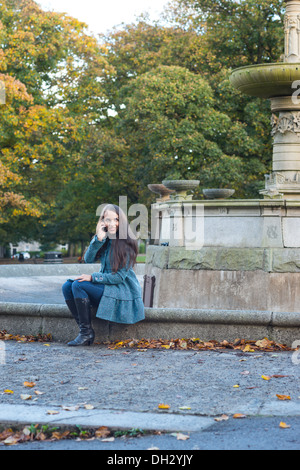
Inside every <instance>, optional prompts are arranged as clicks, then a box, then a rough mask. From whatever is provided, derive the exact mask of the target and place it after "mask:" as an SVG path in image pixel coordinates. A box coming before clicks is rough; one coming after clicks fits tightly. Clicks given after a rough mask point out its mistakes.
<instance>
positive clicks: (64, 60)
mask: <svg viewBox="0 0 300 470" xmlns="http://www.w3.org/2000/svg"><path fill="white" fill-rule="evenodd" d="M85 27H86V25H85V24H84V23H81V22H79V21H78V20H76V19H74V18H71V17H68V16H67V15H65V14H59V13H52V12H44V11H43V10H41V8H40V7H39V6H38V5H37V4H36V3H35V2H34V1H32V0H21V1H17V0H15V1H11V0H6V1H4V2H2V3H1V5H0V44H1V49H0V53H1V57H0V58H1V62H0V72H1V73H2V77H3V80H5V81H6V84H7V87H6V97H7V100H6V104H5V105H2V106H1V108H0V109H1V116H0V152H1V163H2V167H1V169H2V174H3V176H2V178H1V188H0V189H1V191H2V193H0V200H2V203H1V208H2V211H3V212H2V213H3V214H4V215H3V218H2V221H1V223H2V225H1V229H2V234H3V233H4V232H6V237H4V238H5V239H10V240H13V239H15V237H23V239H26V238H33V237H36V238H38V237H40V236H42V234H43V232H44V229H45V227H46V226H47V224H49V221H50V220H52V219H53V218H54V217H55V207H56V199H57V197H58V194H60V192H61V191H62V190H63V189H64V188H65V186H66V185H67V184H68V182H69V181H71V180H72V179H73V174H74V173H76V168H78V166H80V164H81V160H82V159H84V158H85V152H87V151H88V149H87V145H86V142H87V141H88V139H89V133H90V129H91V127H92V126H96V125H97V124H99V123H101V121H102V120H103V118H105V116H106V109H107V106H106V98H105V94H104V90H103V87H102V85H101V77H103V75H105V74H106V73H109V72H110V71H112V68H111V67H109V66H108V65H107V62H106V60H105V58H104V57H103V54H102V53H101V47H100V46H99V45H98V43H97V40H96V39H95V38H93V37H91V36H89V35H87V34H85V32H84V31H85ZM12 81H14V83H15V84H17V87H19V88H18V90H19V94H16V93H14V89H13V87H12V86H9V84H10V83H11V82H12ZM7 182H9V188H10V192H11V193H13V194H16V195H17V198H16V196H14V197H12V196H10V199H9V201H8V199H7V197H8V196H7V194H8V192H7V191H6V192H5V193H4V189H5V188H4V186H3V185H4V184H6V185H7ZM100 185H101V182H100ZM1 194H2V196H1ZM4 194H5V197H4ZM18 201H19V202H20V204H19V211H16V210H14V211H11V210H8V209H9V204H14V205H16V204H17V202H18ZM25 201H27V203H26V204H25ZM22 208H23V210H21V209H22ZM25 208H26V210H25ZM29 209H31V210H29ZM32 217H34V219H32ZM30 219H31V220H30ZM52 223H53V220H52ZM33 226H34V227H35V230H33ZM16 227H22V230H21V233H19V231H18V229H16ZM83 231H84V227H82V232H83ZM81 236H82V235H81ZM19 239H20V238H19ZM56 241H59V240H58V239H57V240H56Z"/></svg>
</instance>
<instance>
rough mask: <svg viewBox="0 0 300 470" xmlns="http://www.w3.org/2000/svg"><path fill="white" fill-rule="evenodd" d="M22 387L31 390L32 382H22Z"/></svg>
mask: <svg viewBox="0 0 300 470" xmlns="http://www.w3.org/2000/svg"><path fill="white" fill-rule="evenodd" d="M23 385H24V387H28V388H32V387H34V386H35V383H34V382H24V383H23Z"/></svg>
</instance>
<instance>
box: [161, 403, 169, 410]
mask: <svg viewBox="0 0 300 470" xmlns="http://www.w3.org/2000/svg"><path fill="white" fill-rule="evenodd" d="M158 408H159V409H160V410H168V409H169V408H170V405H165V404H164V403H160V404H159V405H158Z"/></svg>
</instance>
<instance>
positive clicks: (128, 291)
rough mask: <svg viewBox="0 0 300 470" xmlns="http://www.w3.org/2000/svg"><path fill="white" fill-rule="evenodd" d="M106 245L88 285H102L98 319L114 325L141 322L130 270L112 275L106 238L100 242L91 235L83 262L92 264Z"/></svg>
mask: <svg viewBox="0 0 300 470" xmlns="http://www.w3.org/2000/svg"><path fill="white" fill-rule="evenodd" d="M105 242H107V243H106V248H105V250H104V251H103V252H102V254H101V257H100V261H101V269H100V271H99V272H97V273H93V274H92V282H93V283H95V284H97V283H99V284H104V293H103V296H102V298H101V300H100V303H99V306H98V310H97V314H96V316H97V317H98V318H102V319H103V320H109V321H112V322H116V323H128V324H132V323H137V322H139V321H141V320H144V318H145V313H144V304H143V300H142V290H141V286H140V283H139V281H138V279H137V277H136V275H135V272H134V270H133V269H132V268H129V269H126V268H121V269H119V270H118V271H117V272H116V273H113V272H112V268H111V264H110V251H111V250H112V246H111V240H109V239H108V240H107V239H106V238H105V239H104V240H103V241H102V242H101V241H99V240H98V238H97V235H95V236H94V237H93V239H92V241H91V243H90V246H89V247H88V249H87V251H86V253H85V256H84V261H85V262H86V263H94V262H95V257H96V254H97V252H98V250H99V249H100V248H101V247H102V246H103V245H104V244H105Z"/></svg>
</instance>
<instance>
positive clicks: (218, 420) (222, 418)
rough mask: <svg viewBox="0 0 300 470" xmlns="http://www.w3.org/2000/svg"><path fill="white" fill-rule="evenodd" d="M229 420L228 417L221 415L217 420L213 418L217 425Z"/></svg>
mask: <svg viewBox="0 0 300 470" xmlns="http://www.w3.org/2000/svg"><path fill="white" fill-rule="evenodd" d="M228 419H229V416H227V415H222V416H220V417H219V418H215V421H217V422H218V423H219V422H221V421H227V420H228Z"/></svg>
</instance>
